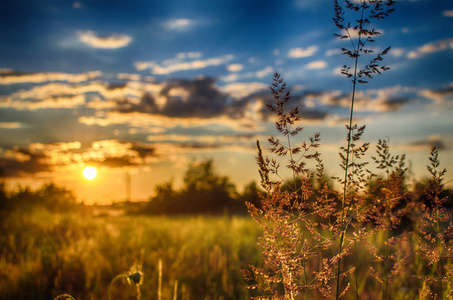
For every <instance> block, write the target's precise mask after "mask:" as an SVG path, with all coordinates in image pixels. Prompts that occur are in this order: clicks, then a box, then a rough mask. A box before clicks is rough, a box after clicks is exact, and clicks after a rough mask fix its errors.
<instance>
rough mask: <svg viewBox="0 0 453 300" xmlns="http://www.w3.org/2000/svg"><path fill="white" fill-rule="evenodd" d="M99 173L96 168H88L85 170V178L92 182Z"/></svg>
mask: <svg viewBox="0 0 453 300" xmlns="http://www.w3.org/2000/svg"><path fill="white" fill-rule="evenodd" d="M96 174H97V171H96V168H95V167H86V168H85V169H83V177H85V178H86V179H88V180H92V179H94V178H95V177H96Z"/></svg>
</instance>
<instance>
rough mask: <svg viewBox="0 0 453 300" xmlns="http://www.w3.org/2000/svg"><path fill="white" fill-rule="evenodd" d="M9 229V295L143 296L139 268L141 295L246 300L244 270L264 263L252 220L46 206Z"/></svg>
mask: <svg viewBox="0 0 453 300" xmlns="http://www.w3.org/2000/svg"><path fill="white" fill-rule="evenodd" d="M3 221H4V222H3ZM1 229H2V232H1V235H0V244H1V245H2V248H1V249H0V277H1V278H2V279H1V280H0V295H1V297H0V298H2V299H47V300H48V299H53V298H54V297H56V296H57V295H60V294H70V295H71V296H72V297H74V298H75V299H108V297H109V295H110V297H111V299H137V292H138V291H137V289H136V288H134V285H130V284H128V283H127V279H128V278H129V276H130V275H133V274H136V272H138V271H140V272H142V274H143V282H142V284H141V286H140V292H141V295H140V296H141V299H158V291H160V293H161V296H160V297H161V298H159V299H172V298H175V297H177V299H246V298H247V297H248V296H249V294H250V292H249V291H247V290H246V288H245V281H244V279H243V277H242V274H241V272H240V270H241V269H242V268H244V267H245V266H246V265H247V264H248V263H250V262H251V263H254V264H260V253H259V249H258V247H257V245H256V242H255V241H256V239H257V237H258V236H259V235H261V230H260V228H259V227H258V226H256V225H255V224H254V222H253V221H252V220H250V219H248V218H245V217H230V218H228V217H174V218H166V217H146V216H119V217H94V216H91V214H86V215H85V216H81V215H80V214H78V213H67V214H52V213H49V212H48V211H45V210H42V211H34V212H32V213H30V214H27V215H25V214H22V213H17V214H15V215H10V216H9V217H8V218H7V220H2V227H1ZM160 260H161V266H162V267H161V268H162V269H161V270H162V275H161V276H159V261H160ZM131 266H136V268H135V269H133V270H131ZM118 274H120V276H119V277H117V279H115V281H114V282H113V283H112V284H111V285H110V291H109V284H110V283H111V282H112V279H113V278H115V277H116V276H117V275H118ZM159 278H160V279H159ZM130 280H131V279H130ZM159 280H160V282H161V284H160V287H159ZM176 281H177V282H178V283H177V285H178V288H177V295H176V296H175V295H174V291H175V282H176Z"/></svg>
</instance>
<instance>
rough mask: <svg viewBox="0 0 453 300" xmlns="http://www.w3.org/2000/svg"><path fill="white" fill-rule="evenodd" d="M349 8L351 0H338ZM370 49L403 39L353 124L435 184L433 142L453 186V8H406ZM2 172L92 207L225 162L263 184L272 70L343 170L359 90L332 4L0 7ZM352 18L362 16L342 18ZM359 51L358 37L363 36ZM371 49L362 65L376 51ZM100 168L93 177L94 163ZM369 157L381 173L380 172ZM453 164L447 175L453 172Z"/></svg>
mask: <svg viewBox="0 0 453 300" xmlns="http://www.w3.org/2000/svg"><path fill="white" fill-rule="evenodd" d="M340 3H341V1H340ZM393 7H394V9H395V11H394V12H393V13H392V14H390V16H389V17H387V18H385V19H383V20H379V21H376V20H375V21H374V22H373V23H372V24H371V25H370V27H369V28H370V29H371V28H375V29H376V30H377V31H380V32H381V35H379V36H378V37H376V39H375V42H374V43H372V44H371V43H370V44H367V47H369V49H371V50H373V51H374V54H372V55H375V54H376V53H379V52H380V51H383V49H385V48H386V47H388V46H391V50H390V52H389V53H388V54H387V55H385V56H384V61H383V62H382V64H384V65H386V66H388V67H390V68H391V69H390V70H389V71H387V72H385V73H384V74H382V75H381V76H373V79H371V80H369V82H368V83H367V84H361V85H359V86H358V90H357V92H356V102H355V111H354V123H357V124H359V125H364V124H365V125H366V131H365V133H364V135H363V142H369V143H371V146H370V150H369V156H373V155H375V151H376V143H377V141H378V139H385V140H388V141H389V143H390V151H391V152H392V153H393V154H394V155H402V154H405V155H406V158H407V165H408V166H409V167H410V168H409V169H410V172H411V174H413V176H414V178H423V177H425V176H428V172H427V170H426V165H427V164H428V162H429V161H428V157H429V152H430V147H431V146H433V145H435V146H437V148H438V150H439V157H440V161H441V166H442V167H445V168H447V175H446V177H445V181H446V182H448V184H450V185H451V181H452V180H453V176H452V173H451V172H453V118H452V116H453V2H452V1H451V0H437V1H432V0H418V1H417V0H412V1H410V0H400V1H397V3H396V4H395V5H394V6H393ZM0 14H1V17H0V26H1V28H2V30H1V31H0V169H1V172H0V176H1V180H3V181H4V182H6V184H7V187H8V188H11V189H13V188H16V187H17V186H30V187H39V186H40V185H42V184H43V183H49V182H54V183H56V184H57V185H61V186H65V187H67V188H69V189H71V190H73V191H74V192H75V194H76V196H77V197H78V199H79V200H80V201H82V200H83V201H84V202H85V203H101V204H103V203H110V202H111V201H122V200H124V199H125V198H126V197H127V195H126V191H127V188H126V182H127V178H128V177H130V188H131V190H130V191H131V199H132V200H133V201H139V200H147V199H149V197H150V196H152V195H153V193H154V187H155V186H156V185H158V184H163V183H166V182H169V181H171V182H173V183H174V185H175V187H178V186H181V182H182V178H183V175H184V171H185V170H186V169H187V167H188V165H189V164H190V163H191V162H194V161H201V160H206V159H212V160H214V164H215V168H216V171H217V172H218V173H219V174H221V175H225V176H228V177H230V179H231V180H232V181H233V183H234V184H236V186H237V187H238V189H239V190H241V188H242V187H243V186H245V185H247V184H249V183H250V182H252V181H256V182H258V181H259V175H258V170H257V166H256V164H255V159H254V157H255V155H256V146H255V145H256V140H260V142H261V144H262V145H263V148H264V149H265V150H266V153H267V154H269V153H268V151H267V149H268V148H269V146H268V143H267V142H266V139H267V138H268V137H269V136H270V135H276V131H275V129H274V123H273V122H274V121H275V119H273V117H272V116H271V115H270V114H269V113H268V112H267V109H266V104H268V103H270V101H272V98H271V94H270V92H269V85H270V84H271V83H272V77H273V74H274V72H279V73H280V74H281V75H282V76H283V77H284V79H285V81H286V82H287V83H288V87H289V89H290V90H291V94H292V98H291V102H290V105H298V106H299V107H300V110H301V115H302V117H301V122H300V126H302V127H303V128H304V130H303V132H302V134H301V135H300V136H297V137H295V138H294V141H293V143H294V144H295V143H298V142H301V141H303V140H307V139H308V138H309V136H311V135H313V134H315V133H316V132H320V133H321V146H320V148H319V149H318V150H319V151H320V152H321V153H322V159H323V161H324V163H325V167H326V170H327V172H328V174H329V175H331V176H336V175H339V173H341V169H340V167H339V163H340V161H339V158H338V152H339V147H341V146H344V145H346V130H345V124H346V123H347V120H348V116H349V107H350V98H351V89H352V84H351V80H350V79H348V78H346V77H345V76H343V75H341V74H340V73H341V72H340V70H341V68H342V66H343V65H347V66H351V65H352V64H353V62H352V61H351V59H350V58H348V57H347V56H345V55H342V54H341V48H344V47H349V46H350V45H351V40H340V39H338V38H336V37H335V36H334V33H339V34H341V32H340V31H339V29H337V28H336V27H335V25H334V23H333V21H332V17H333V16H334V6H333V2H332V1H330V0H317V1H313V0H284V1H263V0H260V1H257V0H256V1H254V0H253V1H252V0H241V1H235V0H213V1H205V0H191V1H190V0H168V1H155V0H130V1H125V0H108V1H107V0H96V1H61V0H54V1H52V0H34V1H25V0H14V1H1V3H0ZM346 18H349V19H352V21H353V20H354V19H355V18H356V16H355V15H351V14H349V13H348V14H346ZM352 34H353V39H352V42H353V43H354V42H357V38H356V37H354V33H352ZM372 55H362V56H361V57H360V58H359V64H360V65H361V66H364V65H365V64H366V63H368V62H369V61H370V60H371V59H372V58H373V56H372ZM89 165H90V166H94V167H96V168H97V171H98V174H97V177H96V178H95V179H93V180H86V179H84V178H83V176H82V170H83V168H84V167H86V166H89ZM371 166H372V164H370V168H371ZM448 171H450V173H449V172H448Z"/></svg>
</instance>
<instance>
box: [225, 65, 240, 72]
mask: <svg viewBox="0 0 453 300" xmlns="http://www.w3.org/2000/svg"><path fill="white" fill-rule="evenodd" d="M242 69H244V66H243V65H241V64H231V65H228V66H227V70H228V72H240V71H242Z"/></svg>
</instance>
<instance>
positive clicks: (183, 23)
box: [162, 19, 194, 30]
mask: <svg viewBox="0 0 453 300" xmlns="http://www.w3.org/2000/svg"><path fill="white" fill-rule="evenodd" d="M193 24H194V22H193V21H192V20H189V19H170V20H167V21H165V22H163V23H162V26H163V27H165V28H167V29H170V30H185V29H188V28H189V27H190V26H192V25H193Z"/></svg>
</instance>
